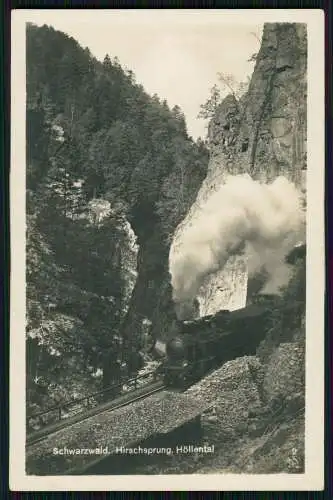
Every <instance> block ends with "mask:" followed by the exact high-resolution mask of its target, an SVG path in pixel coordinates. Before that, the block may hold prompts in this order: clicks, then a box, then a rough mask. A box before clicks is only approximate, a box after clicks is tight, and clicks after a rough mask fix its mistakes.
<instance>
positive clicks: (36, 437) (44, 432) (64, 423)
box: [26, 373, 166, 446]
mask: <svg viewBox="0 0 333 500" xmlns="http://www.w3.org/2000/svg"><path fill="white" fill-rule="evenodd" d="M149 375H152V373H149V374H145V375H143V376H140V377H136V378H135V379H131V381H127V384H128V383H129V382H132V381H133V382H134V383H133V387H134V389H132V390H129V391H128V392H125V393H123V394H121V395H119V396H118V397H116V398H113V399H111V400H109V401H106V402H104V403H101V404H98V405H97V406H95V407H93V408H90V409H87V408H83V409H82V410H81V411H80V412H78V413H76V414H75V415H73V416H71V417H68V418H62V417H61V411H62V410H63V409H64V408H65V407H68V406H70V405H75V404H76V405H77V404H80V403H83V402H84V401H86V400H88V401H89V398H90V399H91V398H93V397H96V396H100V395H104V394H105V393H107V392H110V391H111V389H112V388H114V387H117V386H118V385H119V384H118V385H117V386H112V387H111V388H108V389H106V390H104V391H100V392H98V393H93V394H89V395H87V396H85V397H84V398H80V399H77V400H72V401H69V402H65V403H64V404H62V405H59V406H56V407H52V408H50V409H48V410H46V411H45V412H40V413H38V414H35V415H32V416H30V417H28V419H29V418H30V419H32V418H36V417H39V416H42V415H44V414H47V413H50V412H52V411H58V419H57V421H55V422H53V423H51V424H48V425H46V426H45V427H43V428H42V429H39V430H37V431H34V432H30V433H28V434H27V438H26V445H27V446H32V445H33V444H35V443H37V442H39V441H41V440H43V439H44V438H45V437H46V436H49V435H50V434H53V433H55V432H57V431H59V430H62V429H65V428H68V427H70V426H71V425H74V424H76V423H78V422H82V421H83V420H86V419H88V418H90V417H92V416H95V415H99V414H100V413H102V412H104V411H106V410H116V409H117V408H121V407H123V406H127V405H129V404H131V403H133V402H135V401H138V400H140V399H144V398H146V397H148V396H150V395H151V394H154V393H156V392H159V391H162V390H164V389H166V385H165V384H164V382H163V381H162V380H156V378H155V381H153V382H151V383H146V384H144V385H142V386H141V387H139V388H138V387H137V385H138V380H140V379H144V378H146V377H148V376H149Z"/></svg>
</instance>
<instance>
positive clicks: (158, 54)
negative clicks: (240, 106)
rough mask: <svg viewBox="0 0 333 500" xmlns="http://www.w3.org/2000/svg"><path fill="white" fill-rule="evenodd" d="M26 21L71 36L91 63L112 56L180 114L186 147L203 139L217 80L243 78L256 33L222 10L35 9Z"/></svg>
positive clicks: (248, 21) (255, 26)
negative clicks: (205, 111) (203, 108)
mask: <svg viewBox="0 0 333 500" xmlns="http://www.w3.org/2000/svg"><path fill="white" fill-rule="evenodd" d="M247 13H249V11H247ZM237 14H238V13H237ZM29 21H30V22H34V23H35V24H37V25H43V24H47V25H51V26H53V27H54V28H55V29H57V30H59V31H63V32H64V33H66V34H68V35H70V36H72V37H73V38H75V39H76V40H77V41H78V42H79V44H80V45H81V46H83V47H88V48H89V49H90V52H91V53H92V55H93V56H95V57H96V58H97V59H99V60H103V58H104V56H105V54H106V53H108V54H109V55H110V56H111V58H112V57H115V56H117V57H118V59H119V61H120V63H121V65H122V66H123V67H125V68H127V69H131V70H132V71H134V73H135V76H136V81H137V82H138V83H141V84H142V85H143V86H144V88H145V90H146V91H147V92H148V93H149V94H154V93H156V94H158V96H159V97H160V98H161V99H166V100H167V102H168V105H169V106H170V107H173V106H174V105H176V104H177V105H179V106H180V107H181V109H182V111H183V112H184V114H185V117H186V123H187V128H188V133H189V135H191V136H192V137H193V138H194V139H196V138H197V137H199V136H201V137H204V136H205V135H206V125H207V124H206V122H205V121H204V120H202V119H197V115H198V113H199V111H200V104H203V103H204V102H205V101H206V100H207V98H208V97H209V93H210V89H211V87H212V86H213V85H214V84H215V83H217V82H218V78H217V73H218V72H222V73H224V74H232V75H233V76H234V77H235V79H236V81H244V80H245V79H246V77H247V76H248V75H251V74H252V72H253V67H254V63H253V62H249V61H248V59H249V58H250V57H251V55H252V54H253V53H256V52H258V50H259V47H260V42H259V39H260V36H261V32H262V24H259V23H258V19H255V18H252V17H251V14H248V15H241V16H240V15H237V16H236V15H230V13H226V11H224V10H223V11H222V10H218V11H217V10H201V11H195V10H187V11H185V10H113V9H108V10H100V11H93V10H89V11H87V10H79V11H78V10H71V11H68V10H53V11H52V10H42V9H41V10H38V11H30V12H29ZM253 33H255V35H256V36H255V35H254V34H253ZM258 38H259V39H258Z"/></svg>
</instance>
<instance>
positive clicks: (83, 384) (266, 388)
mask: <svg viewBox="0 0 333 500" xmlns="http://www.w3.org/2000/svg"><path fill="white" fill-rule="evenodd" d="M323 61H324V16H323V12H322V11H320V10H313V11H306V10H305V11H302V10H299V11H293V10H290V11H288V10H274V9H271V10H268V11H265V10H256V9H254V10H237V9H234V10H233V9H230V10H228V11H226V10H209V9H208V10H202V11H200V10H172V9H170V10H165V11H163V10H160V11H159V10H113V9H107V10H100V11H99V10H96V11H93V10H88V9H83V10H80V11H76V10H72V9H65V10H57V9H56V10H24V9H22V10H17V11H15V12H13V14H12V70H11V71H12V125H11V127H12V129H11V130H12V144H13V146H12V153H11V154H12V156H11V224H12V234H13V236H12V243H11V248H12V256H15V268H14V269H13V270H12V277H11V279H12V281H11V290H12V292H11V293H12V299H11V349H10V351H11V352H10V361H11V382H10V392H11V394H10V396H11V410H10V411H11V417H10V418H11V420H10V423H11V429H10V433H11V435H10V468H11V483H12V487H15V486H18V487H20V488H19V489H26V490H31V489H34V490H38V489H39V490H44V491H46V490H48V489H51V490H55V489H58V490H65V489H66V490H78V491H80V490H81V489H102V490H117V489H118V490H129V489H135V490H137V489H140V488H141V489H144V490H147V489H148V490H149V489H150V490H154V489H155V490H158V489H161V488H162V489H182V490H191V489H193V490H195V489H206V490H212V489H214V490H215V489H216V490H227V489H230V490H247V489H252V490H255V489H258V490H259V489H270V490H271V489H277V490H278V489H280V490H286V489H290V488H291V489H294V490H297V489H307V490H311V489H317V490H320V489H322V488H323V463H324V462H323V449H324V423H323V417H322V415H323V408H324V191H323V189H324V188H323V184H324V170H325V165H324V62H323ZM156 476H157V477H156ZM154 480H155V482H154Z"/></svg>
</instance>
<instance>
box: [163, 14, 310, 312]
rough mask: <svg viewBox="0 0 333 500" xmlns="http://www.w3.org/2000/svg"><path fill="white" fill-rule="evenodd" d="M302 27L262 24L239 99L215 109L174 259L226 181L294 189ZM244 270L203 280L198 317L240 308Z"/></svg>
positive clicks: (234, 267) (237, 267) (299, 175)
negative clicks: (243, 179) (205, 158)
mask: <svg viewBox="0 0 333 500" xmlns="http://www.w3.org/2000/svg"><path fill="white" fill-rule="evenodd" d="M306 71H307V34H306V25H303V24H295V23H293V24H289V23H281V24H280V23H272V24H271V23H268V24H265V26H264V30H263V37H262V43H261V48H260V50H259V53H258V55H257V58H256V65H255V68H254V72H253V75H252V78H251V81H250V85H249V89H248V91H247V93H246V94H245V95H244V96H243V97H241V98H240V99H239V100H236V98H235V97H234V96H233V95H228V96H227V97H226V98H225V99H224V100H223V102H222V103H221V104H220V105H219V106H218V108H217V109H216V112H215V115H214V117H213V118H212V120H211V122H210V124H209V129H208V139H209V145H210V163H209V166H208V173H207V177H206V179H205V180H204V182H203V184H202V187H201V189H200V191H199V193H198V196H197V200H196V202H195V203H194V205H193V206H192V208H191V210H190V211H189V213H188V215H187V217H186V219H185V220H184V221H183V222H182V224H180V226H179V227H178V229H177V231H176V234H175V237H174V242H173V247H172V249H171V251H172V252H173V251H174V252H177V248H178V246H179V244H180V242H181V238H182V231H183V229H184V228H185V227H186V226H187V225H191V224H194V223H195V218H196V216H197V214H198V213H199V211H200V207H201V206H202V204H203V203H204V202H205V201H206V200H207V199H208V198H209V197H210V195H211V194H212V193H213V192H214V191H216V190H217V189H218V188H219V187H220V186H221V184H223V182H224V179H225V177H226V175H230V174H231V175H237V174H246V173H247V174H249V175H250V176H251V177H252V178H254V179H256V180H261V181H268V182H269V181H271V180H273V179H275V178H276V177H278V176H279V175H283V176H285V177H287V178H288V179H289V180H291V181H293V182H294V183H295V184H296V185H297V186H299V187H302V186H303V183H304V179H305V169H306V98H307V74H306ZM247 285H248V275H247V269H246V262H245V261H244V259H242V258H241V257H232V258H230V259H229V261H228V262H227V265H226V266H225V268H224V269H223V270H220V271H218V272H217V273H215V274H214V275H211V276H210V277H209V278H208V279H206V281H205V283H204V284H203V286H202V287H201V289H200V291H199V294H198V300H199V303H200V316H203V315H206V314H213V313H215V312H216V311H218V310H220V309H224V308H227V309H230V310H233V309H237V308H240V307H244V306H245V305H246V300H247Z"/></svg>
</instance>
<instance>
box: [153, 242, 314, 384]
mask: <svg viewBox="0 0 333 500" xmlns="http://www.w3.org/2000/svg"><path fill="white" fill-rule="evenodd" d="M305 258H306V244H305V243H304V242H301V243H299V244H297V245H296V246H295V247H294V248H293V250H292V251H291V252H290V253H289V254H288V255H287V257H286V262H287V263H288V264H290V265H294V264H296V262H297V261H298V260H299V259H300V260H302V261H303V262H304V261H305ZM257 299H258V300H257V302H254V303H252V304H250V305H248V306H246V307H244V308H243V309H238V310H236V311H228V310H221V311H219V312H217V313H216V314H214V315H209V316H204V317H202V318H199V319H195V320H189V321H177V323H176V333H175V334H174V335H173V336H172V338H170V339H169V340H168V341H167V342H166V346H165V357H164V362H163V363H162V365H161V368H160V370H161V374H162V377H163V380H164V383H165V385H166V386H182V387H185V386H187V385H191V384H192V383H195V382H196V381H198V380H200V379H201V378H202V377H203V376H205V375H207V373H208V372H210V371H212V370H214V369H216V368H218V367H219V366H221V365H222V364H223V363H225V362H226V361H229V360H231V359H235V358H237V357H240V356H244V355H253V354H256V350H257V348H258V346H259V344H260V342H261V341H262V340H264V338H265V337H266V334H267V332H268V330H269V329H270V327H271V314H272V310H274V309H278V308H279V307H280V306H279V304H280V300H281V297H280V296H279V295H275V294H259V295H258V296H257ZM297 307H298V303H297V302H295V303H291V304H289V305H288V306H286V305H285V304H284V306H283V311H284V314H285V315H288V314H290V315H291V316H292V315H293V314H294V313H295V310H296V309H295V308H297ZM286 317H287V316H286Z"/></svg>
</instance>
